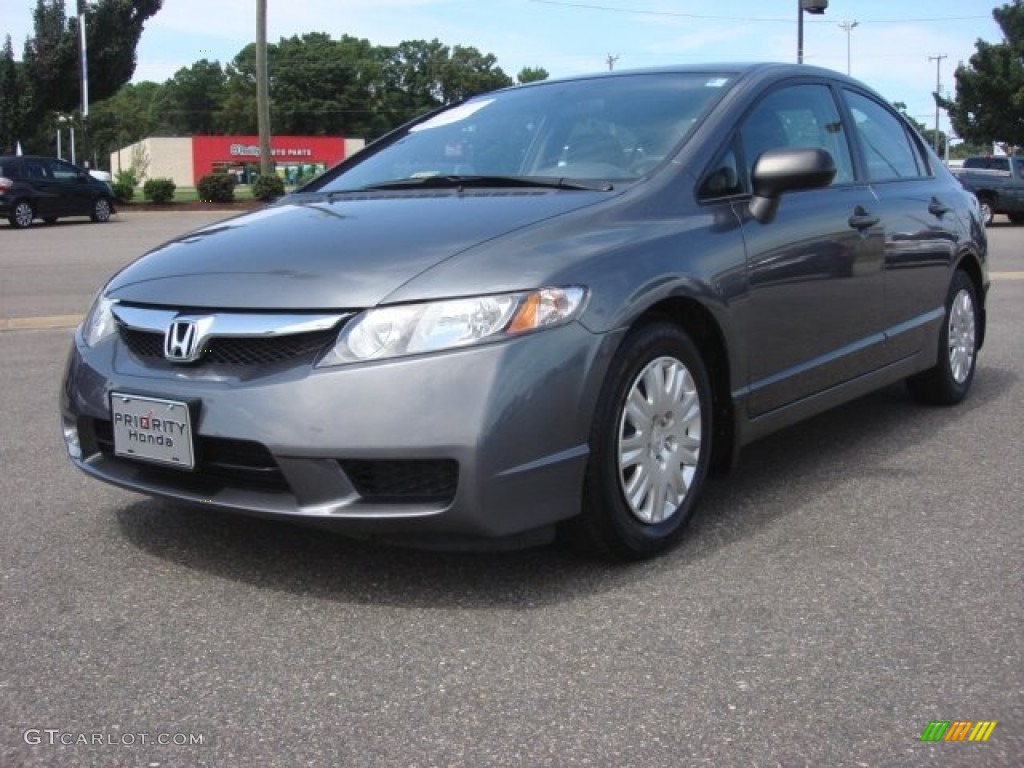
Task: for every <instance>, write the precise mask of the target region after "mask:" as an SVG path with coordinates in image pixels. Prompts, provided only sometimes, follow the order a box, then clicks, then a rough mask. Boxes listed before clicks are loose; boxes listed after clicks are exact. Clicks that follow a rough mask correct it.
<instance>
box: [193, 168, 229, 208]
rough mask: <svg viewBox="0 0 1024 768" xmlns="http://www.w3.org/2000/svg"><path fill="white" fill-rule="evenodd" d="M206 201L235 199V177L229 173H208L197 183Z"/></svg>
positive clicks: (221, 201) (201, 198)
mask: <svg viewBox="0 0 1024 768" xmlns="http://www.w3.org/2000/svg"><path fill="white" fill-rule="evenodd" d="M196 190H197V191H198V192H199V199H200V200H202V201H203V202H204V203H230V202H232V201H233V200H234V199H235V177H234V176H233V175H232V174H228V173H208V174H206V175H205V176H203V178H201V179H200V180H199V183H198V184H196Z"/></svg>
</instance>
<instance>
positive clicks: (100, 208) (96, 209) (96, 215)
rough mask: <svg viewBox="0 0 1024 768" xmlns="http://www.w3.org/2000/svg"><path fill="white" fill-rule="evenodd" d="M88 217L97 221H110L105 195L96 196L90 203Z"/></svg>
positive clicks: (108, 203) (108, 206)
mask: <svg viewBox="0 0 1024 768" xmlns="http://www.w3.org/2000/svg"><path fill="white" fill-rule="evenodd" d="M90 218H91V219H92V220H93V221H99V222H104V221H110V201H109V200H107V199H106V198H105V197H98V198H96V200H94V201H93V204H92V214H91V215H90Z"/></svg>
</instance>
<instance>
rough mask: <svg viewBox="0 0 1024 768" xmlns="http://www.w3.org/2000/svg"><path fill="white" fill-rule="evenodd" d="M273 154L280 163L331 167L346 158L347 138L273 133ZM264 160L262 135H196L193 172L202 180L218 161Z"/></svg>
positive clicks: (276, 161)
mask: <svg viewBox="0 0 1024 768" xmlns="http://www.w3.org/2000/svg"><path fill="white" fill-rule="evenodd" d="M270 156H271V158H273V160H274V162H275V163H277V164H278V165H299V164H311V165H319V164H322V165H324V166H326V167H328V168H330V167H331V166H332V165H337V164H338V163H340V162H341V161H342V160H344V159H345V140H344V139H343V138H340V137H337V136H273V137H272V138H271V140H270ZM259 161H260V139H259V136H193V137H192V172H193V174H194V176H195V178H196V179H197V180H198V179H200V178H202V177H203V176H205V175H206V174H208V173H210V172H211V171H212V170H213V168H214V164H223V163H229V164H239V165H241V164H243V163H258V162H259Z"/></svg>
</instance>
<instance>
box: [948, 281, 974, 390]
mask: <svg viewBox="0 0 1024 768" xmlns="http://www.w3.org/2000/svg"><path fill="white" fill-rule="evenodd" d="M974 344H975V322H974V302H973V301H972V300H971V294H970V293H969V292H968V291H966V290H961V291H959V292H958V293H957V295H956V297H955V298H954V299H953V306H952V307H950V309H949V370H950V373H952V374H953V380H954V381H956V383H957V384H963V383H964V382H965V381H967V377H968V376H970V375H971V368H972V367H973V366H974Z"/></svg>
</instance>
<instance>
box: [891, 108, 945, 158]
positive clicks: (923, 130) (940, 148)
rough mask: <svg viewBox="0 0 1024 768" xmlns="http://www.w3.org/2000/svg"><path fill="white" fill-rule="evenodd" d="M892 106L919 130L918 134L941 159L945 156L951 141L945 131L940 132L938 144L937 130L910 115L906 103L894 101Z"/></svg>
mask: <svg viewBox="0 0 1024 768" xmlns="http://www.w3.org/2000/svg"><path fill="white" fill-rule="evenodd" d="M892 105H893V107H895V108H896V109H897V110H898V111H899V113H900V114H901V115H903V117H904V118H906V120H907V122H909V123H910V124H911V125H912V126H914V128H916V129H917V132H918V133H920V134H921V136H923V137H924V139H925V141H927V142H928V143H929V144H930V145H931V147H932V148H933V149H934V150H935V152H936V154H938V155H939V156H940V157H944V156H945V153H946V142H947V141H949V137H948V136H946V132H945V131H939V136H938V141H937V142H936V140H935V129H934V128H929V127H928V126H927V125H925V124H924V123H922V122H921V121H920V120H917V119H915V118H914V117H913V116H912V115H910V114H908V113H907V104H906V102H904V101H894V102H893V103H892Z"/></svg>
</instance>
